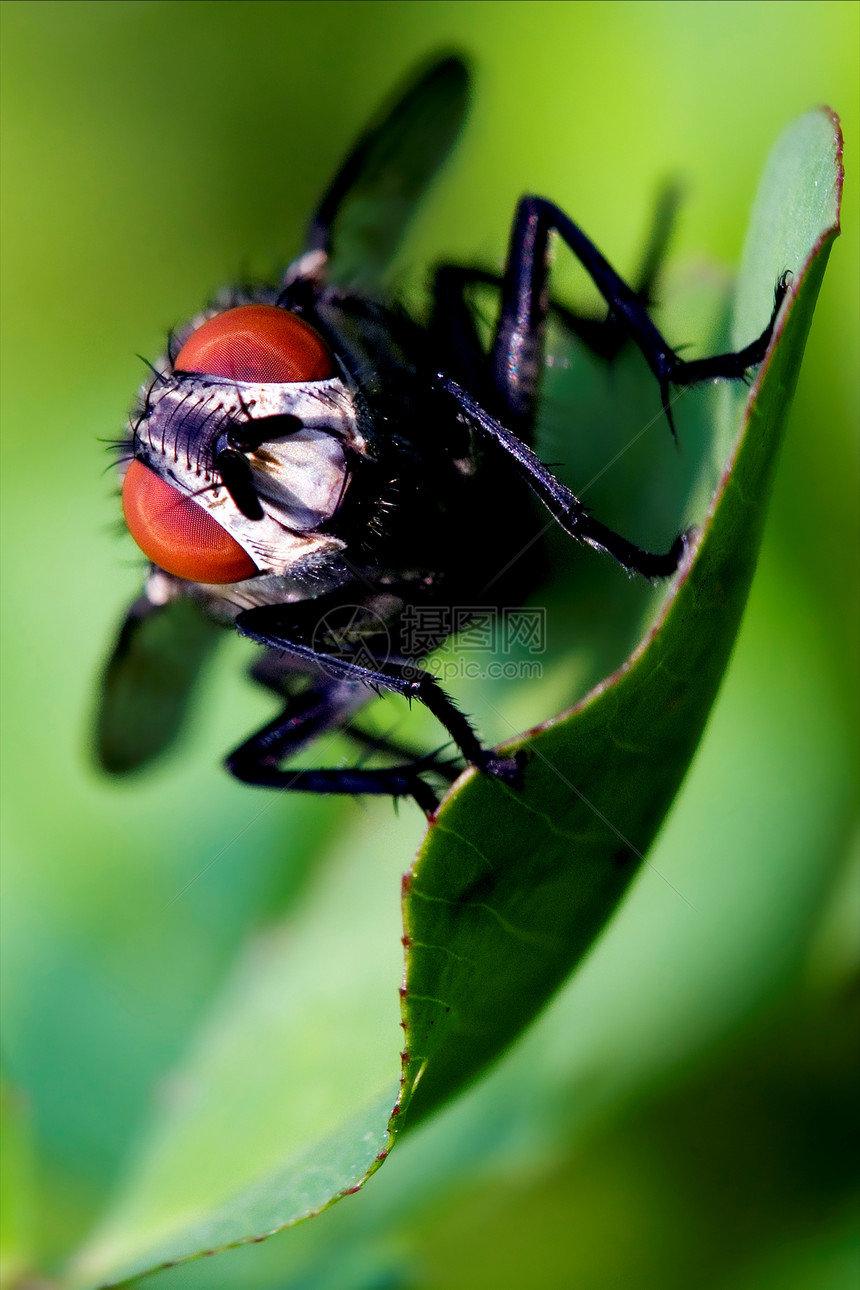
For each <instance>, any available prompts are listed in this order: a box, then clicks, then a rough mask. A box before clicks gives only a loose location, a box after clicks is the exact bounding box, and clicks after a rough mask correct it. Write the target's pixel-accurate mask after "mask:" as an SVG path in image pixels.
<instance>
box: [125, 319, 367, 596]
mask: <svg viewBox="0 0 860 1290" xmlns="http://www.w3.org/2000/svg"><path fill="white" fill-rule="evenodd" d="M124 452H125V454H126V455H127V456H130V457H131V460H130V462H129V464H128V466H127V468H126V470H125V475H124V478H123V487H122V501H123V510H124V513H125V518H126V523H127V524H128V527H129V530H130V532H131V535H132V537H133V538H134V540H135V542H136V543H137V544H138V546H139V547H140V548H141V550H142V551H143V552H144V554H145V555H146V556H148V558H149V559H150V560H151V561H152V563H153V564H155V565H156V566H158V568H160V569H162V570H164V571H165V572H166V573H168V574H171V575H172V576H173V577H174V578H179V579H184V580H186V581H187V582H189V583H192V584H198V586H202V587H205V588H206V589H207V590H208V592H209V594H210V595H213V596H216V597H217V596H219V595H223V596H225V597H228V598H229V595H230V594H231V593H228V590H227V588H228V586H229V588H230V589H231V592H232V591H234V590H236V588H235V584H244V583H246V582H247V583H248V584H249V586H248V587H247V588H246V589H245V590H246V591H249V592H250V594H251V598H252V599H257V598H258V593H263V587H264V583H265V582H271V581H272V580H273V579H274V580H277V581H278V583H279V584H280V585H281V586H283V581H284V580H285V579H286V580H287V581H288V582H289V581H290V580H296V581H297V582H301V580H302V578H303V577H305V576H306V575H307V574H308V573H309V572H310V571H312V570H317V571H318V570H320V569H321V568H323V567H324V566H325V565H326V563H327V562H331V561H332V560H334V559H335V557H336V555H337V553H338V552H339V551H340V550H342V548H343V546H344V543H343V541H342V540H341V539H339V538H338V537H337V536H335V535H334V533H333V532H331V531H330V530H329V529H328V526H329V525H331V523H332V521H334V520H335V519H336V517H337V514H338V512H339V510H340V508H341V506H342V504H343V501H344V497H345V495H346V492H347V489H348V487H349V484H350V478H351V474H352V468H353V464H354V462H355V461H356V459H357V457H363V456H366V455H367V454H368V447H367V443H366V440H365V439H364V437H363V435H362V433H361V431H360V429H359V425H358V417H357V413H356V406H355V391H354V389H353V388H351V383H350V381H349V378H348V377H347V376H346V374H345V372H343V371H342V370H341V367H340V365H339V364H338V362H337V359H336V358H335V356H334V354H333V353H332V352H331V350H330V349H329V347H328V346H327V344H326V342H325V341H324V340H323V338H322V337H321V336H320V335H319V334H318V333H317V332H316V331H315V330H314V328H312V327H311V326H310V325H309V324H308V323H306V322H305V321H304V320H303V319H301V318H299V317H297V315H296V314H294V313H290V312H289V311H288V310H286V309H283V308H281V307H279V306H276V305H274V304H244V305H240V306H238V307H234V308H230V309H226V310H224V311H222V312H219V313H215V314H213V315H212V316H209V317H207V318H206V319H205V320H203V321H202V322H201V323H200V325H199V326H197V327H196V329H193V330H192V331H191V333H190V335H188V337H187V339H185V340H184V343H182V344H181V347H180V348H179V351H178V353H176V354H175V357H173V359H172V361H171V360H168V361H166V362H165V363H164V364H163V370H159V371H157V373H156V377H155V379H154V380H153V381H152V383H151V384H150V385H149V386H148V388H147V389H146V391H145V392H144V399H143V406H142V408H141V410H140V414H139V416H138V417H137V418H136V420H135V421H134V423H133V425H132V430H131V441H130V443H127V444H125V445H124ZM250 580H254V582H253V586H252V585H251V581H250ZM262 598H266V597H265V594H264V593H263V596H262ZM240 599H241V597H240Z"/></svg>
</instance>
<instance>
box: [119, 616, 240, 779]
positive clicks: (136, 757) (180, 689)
mask: <svg viewBox="0 0 860 1290" xmlns="http://www.w3.org/2000/svg"><path fill="white" fill-rule="evenodd" d="M223 635H224V631H223V628H221V627H220V626H219V625H218V624H217V623H214V622H212V621H211V620H210V619H208V618H206V617H204V615H203V614H202V613H201V611H200V610H199V609H198V607H197V605H195V604H194V603H193V601H191V600H186V599H182V600H175V601H171V602H170V603H168V604H166V605H161V606H154V605H153V604H152V603H151V602H150V601H149V600H147V599H146V598H145V597H141V599H140V600H137V601H135V603H134V604H133V605H132V607H131V609H130V610H129V613H128V617H127V618H126V620H125V622H124V623H123V626H122V629H121V631H120V634H119V639H118V640H117V643H116V647H115V649H114V652H113V654H112V656H111V658H110V661H109V662H108V665H107V668H106V669H105V674H104V679H103V683H102V695H101V704H100V707H99V710H98V714H97V718H96V751H97V756H98V760H99V763H100V764H101V766H102V767H103V768H104V769H105V770H106V771H108V772H109V773H110V774H112V775H124V774H126V773H127V772H128V771H132V770H136V769H137V768H138V767H140V766H144V765H145V764H146V763H147V762H148V761H151V760H152V759H153V758H154V757H157V756H158V755H159V754H160V753H162V752H163V751H164V750H165V749H166V748H167V747H168V746H169V745H170V744H171V743H172V742H173V740H174V739H175V738H176V736H177V735H178V733H179V731H180V728H181V726H182V723H183V721H184V719H185V714H186V712H187V710H188V704H189V701H190V699H191V696H192V693H193V690H194V685H195V682H196V681H197V678H198V676H199V675H200V672H201V669H202V667H203V664H204V663H205V661H206V659H207V657H208V656H209V654H210V653H211V652H212V650H213V649H214V647H215V645H216V644H217V642H218V641H219V639H221V637H222V636H223Z"/></svg>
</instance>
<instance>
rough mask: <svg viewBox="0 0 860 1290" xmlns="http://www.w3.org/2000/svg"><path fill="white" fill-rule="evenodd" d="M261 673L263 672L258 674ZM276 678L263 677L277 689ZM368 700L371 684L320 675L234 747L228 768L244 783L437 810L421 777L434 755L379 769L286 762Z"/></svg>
mask: <svg viewBox="0 0 860 1290" xmlns="http://www.w3.org/2000/svg"><path fill="white" fill-rule="evenodd" d="M257 679H261V678H260V677H259V676H258V678H257ZM273 680H274V673H272V674H270V675H268V676H267V677H266V679H265V680H264V681H263V683H264V684H266V685H267V686H268V687H269V688H270V689H275V686H274V684H272V681H273ZM366 702H367V688H366V686H365V685H363V684H361V683H360V682H359V683H357V684H356V683H355V682H349V681H339V680H336V679H330V680H328V679H326V680H325V681H322V682H319V681H318V682H317V683H316V684H312V685H311V686H310V687H309V688H308V689H307V690H304V691H303V692H302V693H300V694H297V695H294V696H292V697H290V698H289V699H288V700H287V703H286V706H285V708H284V710H283V712H282V713H280V715H279V716H277V717H276V718H275V719H274V720H273V721H270V722H269V723H268V724H267V725H265V726H263V727H262V729H261V730H258V731H257V732H256V734H253V735H252V736H251V737H250V739H246V741H245V742H244V743H243V744H241V745H240V746H239V747H238V748H236V749H234V751H233V752H232V753H230V755H229V756H228V757H227V758H226V760H225V765H226V767H227V770H229V771H230V773H231V774H232V775H234V776H235V777H236V778H237V779H239V780H241V781H242V782H243V783H245V784H253V785H255V786H256V787H258V788H274V789H282V790H285V791H286V790H290V791H293V792H304V793H350V794H364V793H370V794H376V795H380V794H381V795H383V796H387V797H413V798H414V799H415V801H416V802H417V803H418V805H419V806H420V807H421V809H422V810H423V811H425V812H426V813H427V814H428V815H429V814H432V812H433V811H434V810H435V809H436V807H437V805H438V799H437V797H436V794H435V793H434V791H433V789H432V788H431V787H430V785H429V784H427V783H426V782H425V781H424V780H423V779H422V778H421V772H422V771H426V770H432V769H434V759H433V757H429V758H423V759H417V760H415V761H412V762H409V763H408V764H406V765H402V766H390V767H383V768H380V769H378V770H377V769H369V768H365V767H357V768H350V767H336V768H333V769H323V768H312V769H302V768H300V769H297V770H291V769H290V768H288V767H287V768H284V767H282V765H281V763H282V762H283V761H284V760H285V758H287V757H291V756H293V755H295V754H296V753H298V752H300V751H301V750H302V749H304V748H305V747H306V746H307V745H308V744H309V743H310V742H311V741H312V740H314V739H317V738H319V737H320V736H321V735H323V734H325V733H327V732H328V733H332V734H335V733H337V732H338V731H340V729H341V728H342V727H344V726H345V723H346V722H348V721H349V719H350V717H351V716H352V715H353V714H354V713H355V712H356V711H357V710H358V709H359V708H360V707H362V706H363V705H364V704H365V703H366Z"/></svg>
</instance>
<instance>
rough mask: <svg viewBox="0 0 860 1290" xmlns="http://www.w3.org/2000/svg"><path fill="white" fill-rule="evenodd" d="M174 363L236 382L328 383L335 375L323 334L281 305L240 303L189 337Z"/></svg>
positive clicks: (193, 370) (180, 368)
mask: <svg viewBox="0 0 860 1290" xmlns="http://www.w3.org/2000/svg"><path fill="white" fill-rule="evenodd" d="M174 366H175V367H176V369H177V371H180V372H199V373H201V375H204V376H226V377H232V379H233V380H234V381H324V380H326V379H327V378H328V377H330V376H334V375H336V372H335V365H334V359H333V358H332V355H331V352H330V350H329V349H328V347H327V345H326V343H325V341H324V340H323V338H322V336H320V335H319V333H318V332H316V331H314V329H313V327H311V326H309V324H308V323H306V322H303V321H302V319H301V318H297V317H296V315H295V314H291V313H287V311H286V309H278V308H277V306H276V305H240V306H239V307H238V308H237V309H227V310H226V311H225V312H224V313H223V314H216V315H215V317H214V318H210V319H209V321H208V322H205V323H204V324H203V326H202V327H198V328H197V331H196V332H194V334H193V335H192V336H190V337H189V338H188V340H187V341H186V342H185V344H184V345H183V346H182V349H181V350H180V351H179V353H178V354H177V355H176V362H175V364H174Z"/></svg>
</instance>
